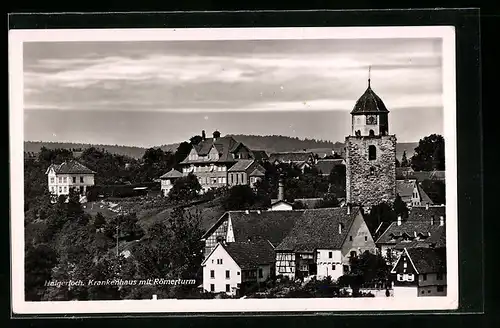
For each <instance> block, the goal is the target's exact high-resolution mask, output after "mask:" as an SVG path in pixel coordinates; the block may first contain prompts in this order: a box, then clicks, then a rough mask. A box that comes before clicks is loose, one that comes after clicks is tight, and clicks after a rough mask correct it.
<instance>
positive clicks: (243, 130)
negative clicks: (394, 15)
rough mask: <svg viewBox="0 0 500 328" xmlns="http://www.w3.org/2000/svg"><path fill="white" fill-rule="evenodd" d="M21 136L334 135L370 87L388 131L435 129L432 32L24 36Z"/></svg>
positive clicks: (437, 58) (100, 139)
mask: <svg viewBox="0 0 500 328" xmlns="http://www.w3.org/2000/svg"><path fill="white" fill-rule="evenodd" d="M23 52H24V54H23V56H24V57H23V68H24V109H25V111H24V138H25V140H33V141H61V142H85V143H97V144H119V145H130V146H144V147H150V146H156V145H162V144H169V143H175V142H180V141H183V140H187V139H189V138H190V137H191V136H193V135H195V134H200V133H201V130H206V131H207V135H211V132H212V131H214V130H216V129H217V130H219V131H220V132H221V133H222V135H224V134H254V135H274V134H281V135H287V136H293V137H299V138H316V139H322V140H331V141H333V142H336V141H343V140H344V138H345V136H346V135H348V134H349V133H350V114H349V112H350V111H351V110H352V108H353V107H354V105H355V103H356V100H357V99H358V98H359V97H360V96H361V95H362V94H363V92H364V91H365V90H366V88H367V83H368V82H367V80H368V75H369V73H368V72H369V70H368V67H370V66H371V71H370V78H371V87H372V89H373V90H374V91H375V93H377V94H378V95H379V96H380V97H381V98H382V100H383V101H384V103H385V105H386V107H387V108H388V109H389V111H390V114H389V132H390V133H391V134H396V136H397V138H398V141H401V142H416V141H418V140H419V139H421V138H422V137H424V136H426V135H429V134H431V133H442V132H443V100H442V92H443V88H442V64H441V56H442V49H441V39H429V38H427V39H364V40H363V39H348V40H340V39H339V40H334V39H329V40H231V41H229V40H224V41H221V40H218V41H148V42H137V41H133V42H132V41H128V42H109V41H108V42H28V43H24V50H23Z"/></svg>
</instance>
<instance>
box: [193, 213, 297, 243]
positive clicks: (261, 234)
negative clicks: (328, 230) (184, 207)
mask: <svg viewBox="0 0 500 328" xmlns="http://www.w3.org/2000/svg"><path fill="white" fill-rule="evenodd" d="M259 212H260V213H259ZM302 213H303V211H302V210H295V211H248V214H247V212H246V211H230V212H226V213H224V215H222V216H221V217H220V218H219V220H217V222H216V223H215V224H214V225H212V227H210V229H208V230H207V232H206V233H205V234H204V235H203V237H202V238H206V237H208V236H209V235H210V234H211V233H212V232H213V231H214V230H215V229H217V228H218V227H219V226H220V225H221V224H222V222H224V221H225V220H227V219H228V218H230V220H231V224H232V228H233V233H234V239H235V241H248V239H250V240H258V239H263V240H269V241H270V242H271V243H272V244H273V245H278V244H279V243H280V242H281V241H282V240H283V238H285V237H286V235H287V234H288V233H289V232H290V231H291V230H292V228H293V226H294V224H295V222H296V221H297V220H298V218H300V217H301V216H302Z"/></svg>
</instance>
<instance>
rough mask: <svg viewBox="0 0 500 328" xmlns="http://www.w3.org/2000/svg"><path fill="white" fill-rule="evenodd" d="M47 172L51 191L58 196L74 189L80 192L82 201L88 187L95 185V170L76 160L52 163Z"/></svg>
mask: <svg viewBox="0 0 500 328" xmlns="http://www.w3.org/2000/svg"><path fill="white" fill-rule="evenodd" d="M45 174H46V175H47V180H48V188H49V192H50V193H51V194H52V195H54V196H56V197H59V196H61V195H69V192H70V190H71V189H73V190H75V191H76V192H78V193H79V194H80V200H81V201H82V200H83V199H84V198H85V194H86V192H87V188H88V187H90V186H93V185H94V175H95V172H94V171H92V170H91V169H89V168H87V167H85V166H84V165H82V164H80V163H78V162H77V161H75V160H69V161H65V162H64V163H62V164H51V165H50V166H49V167H48V168H47V171H46V172H45Z"/></svg>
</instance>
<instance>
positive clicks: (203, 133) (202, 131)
mask: <svg viewBox="0 0 500 328" xmlns="http://www.w3.org/2000/svg"><path fill="white" fill-rule="evenodd" d="M206 139H207V135H206V134H205V130H201V140H203V141H205V140H206Z"/></svg>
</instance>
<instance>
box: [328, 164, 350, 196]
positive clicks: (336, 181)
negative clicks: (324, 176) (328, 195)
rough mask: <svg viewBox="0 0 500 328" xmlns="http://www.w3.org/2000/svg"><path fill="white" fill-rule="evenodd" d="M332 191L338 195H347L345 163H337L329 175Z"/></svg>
mask: <svg viewBox="0 0 500 328" xmlns="http://www.w3.org/2000/svg"><path fill="white" fill-rule="evenodd" d="M328 182H329V183H330V192H332V193H335V194H336V195H337V196H338V197H345V195H346V167H345V165H335V166H334V167H333V169H332V171H331V172H330V174H329V176H328Z"/></svg>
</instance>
